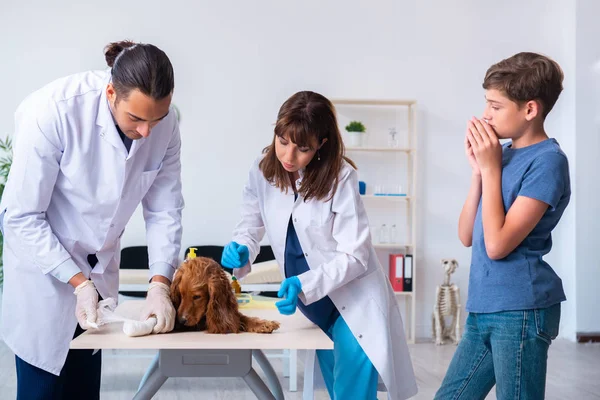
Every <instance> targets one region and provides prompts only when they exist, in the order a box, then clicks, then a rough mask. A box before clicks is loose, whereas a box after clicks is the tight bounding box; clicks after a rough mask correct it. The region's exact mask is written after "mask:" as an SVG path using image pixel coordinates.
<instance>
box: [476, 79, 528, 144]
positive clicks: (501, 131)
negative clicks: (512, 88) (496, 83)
mask: <svg viewBox="0 0 600 400" xmlns="http://www.w3.org/2000/svg"><path fill="white" fill-rule="evenodd" d="M485 100H486V106H485V111H484V113H483V119H485V120H486V121H487V122H488V123H489V124H490V125H491V126H492V128H494V131H496V134H497V135H498V138H499V139H516V138H518V137H520V136H521V135H522V134H523V133H524V132H525V128H526V125H527V123H528V118H527V107H520V106H519V104H517V103H515V102H514V101H512V100H510V99H509V98H508V97H506V95H505V94H504V93H502V92H501V91H499V90H497V89H488V90H486V91H485Z"/></svg>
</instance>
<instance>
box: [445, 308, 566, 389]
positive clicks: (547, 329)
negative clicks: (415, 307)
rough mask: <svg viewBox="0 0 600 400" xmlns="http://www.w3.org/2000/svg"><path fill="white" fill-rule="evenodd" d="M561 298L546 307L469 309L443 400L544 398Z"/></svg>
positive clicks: (447, 375)
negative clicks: (486, 311) (494, 310)
mask: <svg viewBox="0 0 600 400" xmlns="http://www.w3.org/2000/svg"><path fill="white" fill-rule="evenodd" d="M559 323H560V303H559V304H555V305H553V306H550V307H548V308H544V309H536V310H523V311H504V312H498V313H490V314H479V313H477V314H474V313H471V314H469V315H468V317H467V323H466V327H465V334H464V336H463V337H462V339H461V341H460V343H459V345H458V348H457V349H456V353H455V354H454V357H453V358H452V361H451V363H450V366H449V367H448V371H447V372H446V376H445V377H444V380H443V382H442V385H441V387H440V388H439V390H438V392H437V393H436V395H435V399H436V400H437V399H440V400H459V399H460V400H476V399H485V397H486V396H487V394H488V393H489V392H490V390H492V387H494V384H495V385H496V397H497V398H498V400H508V399H510V400H513V399H514V400H533V399H544V396H545V388H546V364H547V359H548V348H549V347H550V344H551V342H552V340H553V339H555V338H556V336H557V335H558V327H559Z"/></svg>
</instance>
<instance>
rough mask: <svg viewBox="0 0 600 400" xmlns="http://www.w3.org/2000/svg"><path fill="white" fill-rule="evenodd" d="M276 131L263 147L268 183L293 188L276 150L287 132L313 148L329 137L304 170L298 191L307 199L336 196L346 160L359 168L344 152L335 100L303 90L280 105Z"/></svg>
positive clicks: (301, 144)
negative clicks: (278, 139) (276, 144)
mask: <svg viewBox="0 0 600 400" xmlns="http://www.w3.org/2000/svg"><path fill="white" fill-rule="evenodd" d="M274 131H275V135H273V141H272V142H271V144H270V145H269V146H267V147H265V149H264V150H263V152H264V153H265V156H264V157H263V159H262V160H261V161H260V164H259V167H260V169H261V171H262V173H263V175H264V176H265V178H266V179H267V181H268V182H269V183H271V184H272V185H274V186H276V187H278V188H280V189H281V190H282V191H285V192H286V193H287V191H288V189H290V188H291V178H290V173H289V172H287V171H286V170H285V169H284V168H283V166H282V165H281V163H280V162H279V160H278V159H277V155H276V154H275V140H277V137H278V136H279V137H284V136H286V135H287V136H288V139H289V140H291V141H292V142H294V143H295V144H296V145H297V146H298V147H310V148H314V146H315V143H318V144H319V145H320V144H321V143H323V140H324V139H327V141H326V142H325V143H324V144H323V146H321V148H320V149H319V150H317V153H315V156H314V157H313V159H312V160H311V161H310V163H308V165H307V166H306V169H305V171H304V177H303V179H302V185H301V187H300V188H298V193H299V194H300V195H302V197H304V200H305V201H308V200H310V199H312V198H315V199H317V200H324V199H330V198H331V197H333V195H334V194H335V192H336V190H337V185H338V179H339V174H340V171H341V169H342V165H343V162H344V160H345V161H346V162H348V163H349V164H350V165H352V167H353V168H355V169H356V165H355V164H354V163H353V162H352V160H350V159H349V158H347V157H346V156H345V148H344V143H343V141H342V136H341V135H340V131H339V129H338V124H337V118H336V115H335V108H334V107H333V104H332V103H331V102H330V101H329V100H328V99H327V98H326V97H324V96H322V95H320V94H318V93H315V92H310V91H302V92H298V93H296V94H294V95H293V96H292V97H290V98H289V99H287V100H286V101H285V103H283V105H282V106H281V108H280V109H279V113H278V115H277V123H276V124H275V130H274Z"/></svg>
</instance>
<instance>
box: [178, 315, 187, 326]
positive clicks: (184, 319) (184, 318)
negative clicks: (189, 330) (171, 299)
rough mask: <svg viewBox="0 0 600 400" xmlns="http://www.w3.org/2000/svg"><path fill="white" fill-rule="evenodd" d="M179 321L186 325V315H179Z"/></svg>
mask: <svg viewBox="0 0 600 400" xmlns="http://www.w3.org/2000/svg"><path fill="white" fill-rule="evenodd" d="M179 323H180V324H181V325H185V324H186V323H187V318H186V317H179Z"/></svg>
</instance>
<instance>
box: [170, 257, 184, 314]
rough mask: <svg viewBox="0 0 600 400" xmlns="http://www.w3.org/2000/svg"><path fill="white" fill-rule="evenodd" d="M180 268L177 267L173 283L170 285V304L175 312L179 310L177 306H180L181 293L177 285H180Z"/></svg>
mask: <svg viewBox="0 0 600 400" xmlns="http://www.w3.org/2000/svg"><path fill="white" fill-rule="evenodd" d="M181 268H182V267H179V268H178V269H177V270H176V271H175V275H173V282H172V283H171V302H172V303H173V306H174V307H175V310H177V309H178V308H179V304H181V293H180V292H179V284H180V283H181V275H183V274H182V272H181Z"/></svg>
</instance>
